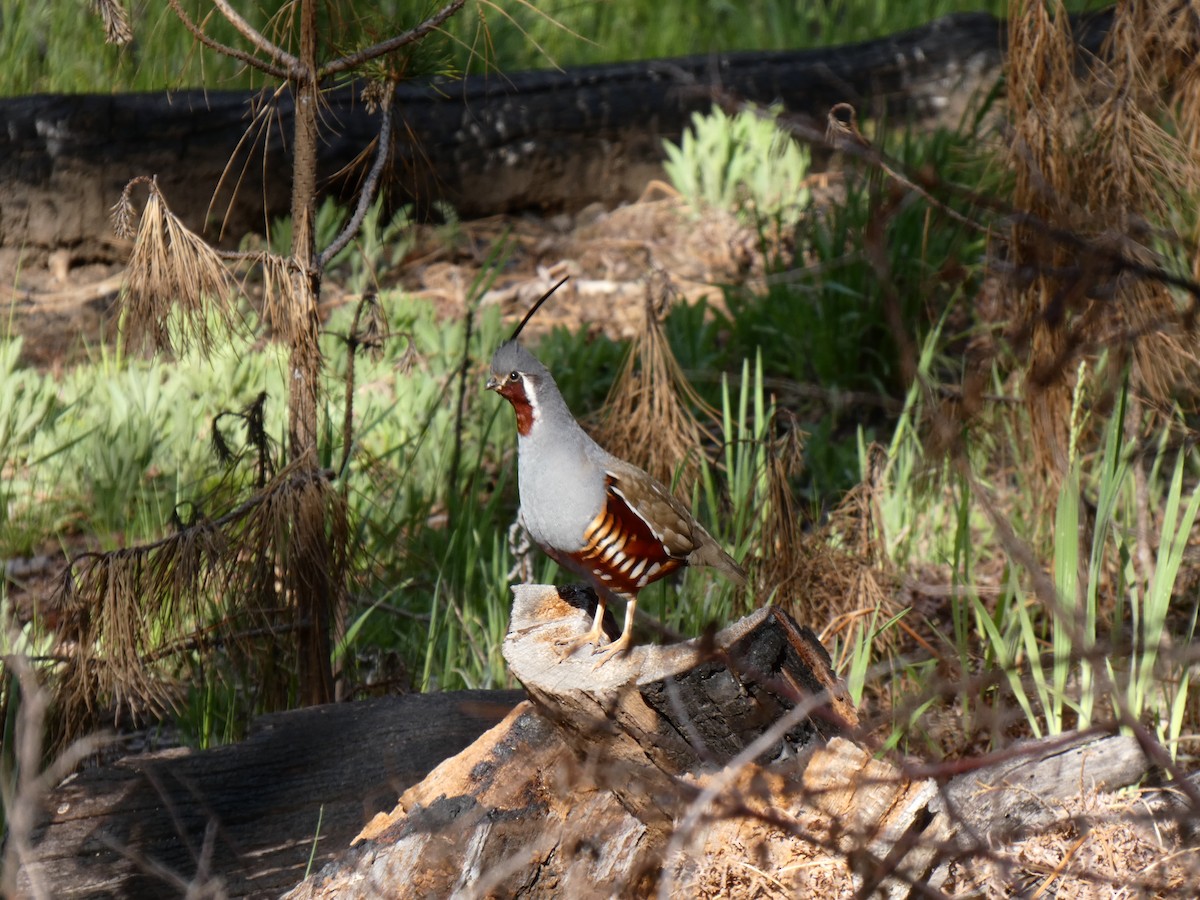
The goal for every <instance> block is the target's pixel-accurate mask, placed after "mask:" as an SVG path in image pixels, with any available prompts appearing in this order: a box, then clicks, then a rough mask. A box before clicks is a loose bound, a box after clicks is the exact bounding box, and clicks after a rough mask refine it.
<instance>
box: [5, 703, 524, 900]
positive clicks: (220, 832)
mask: <svg viewBox="0 0 1200 900" xmlns="http://www.w3.org/2000/svg"><path fill="white" fill-rule="evenodd" d="M521 697H522V694H521V692H519V691H461V692H457V693H445V694H410V695H406V696H402V697H387V698H382V699H379V700H372V701H367V702H363V703H346V704H334V705H329V706H323V707H314V708H310V709H304V710H297V711H294V712H286V713H278V714H274V715H270V716H264V717H262V718H261V719H259V720H258V721H257V722H256V723H255V731H254V733H253V734H252V736H251V737H250V738H248V739H247V740H246V741H244V742H242V743H240V744H234V745H230V746H226V747H220V748H217V749H214V750H209V751H205V752H190V751H185V750H170V751H164V752H160V753H152V754H146V755H141V756H132V757H126V758H124V759H122V760H120V761H118V762H116V763H114V764H112V765H107V766H103V767H99V768H94V769H89V770H85V771H83V772H81V773H80V774H79V775H77V776H75V777H73V778H71V779H69V780H68V781H66V782H64V783H63V784H62V785H60V786H59V787H58V788H56V789H55V790H54V791H53V792H52V793H51V794H50V796H49V797H48V798H47V802H46V810H47V812H46V814H45V816H44V820H43V822H42V823H41V825H40V826H39V828H38V829H37V831H36V832H35V834H34V835H33V846H34V855H33V858H32V859H30V860H26V861H25V866H24V867H23V869H22V871H21V873H20V876H19V885H20V889H21V891H22V893H23V894H24V895H28V894H30V893H31V887H32V882H34V881H36V883H37V884H39V885H41V886H42V888H43V889H44V890H48V892H49V893H48V894H46V893H43V894H42V896H53V897H55V898H71V897H121V898H140V897H145V898H158V897H163V896H171V895H173V894H174V893H175V890H174V889H172V888H171V887H170V883H171V882H170V879H172V878H174V879H178V881H179V882H181V883H183V884H188V883H192V884H193V885H194V886H196V887H197V888H199V887H200V886H201V884H207V885H208V887H209V889H213V888H215V887H217V886H218V885H219V886H220V890H221V896H227V897H262V896H277V895H278V894H279V892H280V891H283V890H286V889H287V888H290V887H291V886H293V885H294V884H296V882H297V881H299V880H300V878H301V877H303V875H304V872H305V868H306V866H307V865H308V862H309V856H310V853H313V854H314V857H313V858H314V859H315V860H320V861H322V862H324V861H328V860H329V859H331V858H333V857H334V855H335V854H337V853H340V852H342V851H344V849H345V848H346V847H347V846H348V845H349V842H350V839H351V838H352V837H353V836H354V835H355V834H356V833H357V832H358V831H359V830H360V829H361V828H362V826H363V824H364V823H365V822H367V821H368V820H369V819H370V818H371V816H372V815H374V814H375V813H376V812H378V811H379V810H382V809H390V808H391V807H392V806H393V804H394V803H395V801H396V797H397V796H398V795H399V794H400V793H401V792H402V791H404V789H405V788H407V787H408V786H409V785H411V784H414V783H416V782H419V781H420V780H421V779H422V778H423V777H425V775H426V774H427V773H428V772H429V771H430V770H431V769H432V768H433V767H434V766H436V765H437V764H438V763H439V762H441V761H442V760H444V759H445V758H446V757H447V756H450V755H452V754H454V753H457V752H458V751H459V750H461V749H462V748H463V747H466V746H467V745H469V744H470V743H471V742H472V741H474V740H475V739H476V738H477V737H478V736H479V735H480V733H482V732H483V731H485V730H486V729H487V728H490V727H491V726H492V725H494V724H495V723H496V722H497V721H500V720H501V719H502V718H503V717H504V716H505V714H507V712H508V711H509V710H510V709H511V708H512V706H513V705H514V704H515V703H517V702H518V701H519V700H520V699H521ZM314 847H315V851H314Z"/></svg>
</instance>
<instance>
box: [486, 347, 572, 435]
mask: <svg viewBox="0 0 1200 900" xmlns="http://www.w3.org/2000/svg"><path fill="white" fill-rule="evenodd" d="M487 389H488V390H489V391H495V392H496V393H497V394H499V395H500V396H501V397H503V398H504V399H505V400H507V401H508V402H509V403H511V404H512V406H513V409H515V410H516V412H517V431H518V433H520V434H521V435H528V434H529V432H530V429H531V428H532V427H533V423H534V421H535V420H537V419H538V418H540V417H541V415H542V414H543V413H545V412H550V413H551V414H552V415H555V416H557V415H559V414H560V413H561V414H565V415H566V417H567V419H568V420H570V419H571V414H570V412H569V411H567V407H566V404H565V403H564V402H563V399H562V395H561V394H560V393H559V391H558V385H557V384H555V383H554V376H553V375H551V374H550V370H549V369H547V368H546V367H545V366H543V365H542V364H541V363H540V362H538V361H537V357H535V356H534V355H533V354H532V353H530V352H529V351H528V350H526V349H525V348H524V347H522V346H521V345H520V344H518V343H517V342H516V341H506V342H505V343H503V344H501V345H500V349H499V350H497V351H496V353H495V355H494V356H493V357H492V377H491V378H489V379H488V382H487Z"/></svg>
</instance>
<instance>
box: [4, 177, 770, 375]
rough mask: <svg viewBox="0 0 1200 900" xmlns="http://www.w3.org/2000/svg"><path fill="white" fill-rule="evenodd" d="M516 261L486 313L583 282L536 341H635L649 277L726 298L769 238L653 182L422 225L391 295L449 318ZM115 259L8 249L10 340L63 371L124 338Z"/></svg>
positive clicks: (564, 296)
mask: <svg viewBox="0 0 1200 900" xmlns="http://www.w3.org/2000/svg"><path fill="white" fill-rule="evenodd" d="M505 239H506V240H507V241H508V243H509V246H510V248H511V252H510V254H509V258H508V261H507V263H506V264H505V266H504V268H503V270H502V271H501V272H500V273H499V275H498V277H497V278H496V280H495V283H494V285H493V287H492V289H491V290H490V291H489V292H488V294H487V295H485V297H484V300H483V302H484V304H499V305H500V306H501V307H502V310H503V312H504V313H505V315H511V316H513V317H518V316H520V315H521V314H522V313H523V312H524V311H525V310H526V309H527V308H528V307H529V305H530V304H531V303H532V302H533V301H535V300H536V299H537V297H538V296H540V295H541V294H542V293H543V292H544V291H545V290H546V289H547V288H549V287H550V286H551V285H552V284H553V283H554V282H556V281H557V280H559V279H560V278H561V277H562V276H564V275H569V276H571V280H570V281H569V282H568V283H567V285H565V286H564V289H561V290H560V291H559V292H558V294H557V295H556V297H555V301H554V303H552V304H548V305H547V306H545V307H544V308H543V309H542V311H540V312H539V314H538V317H537V319H536V320H535V323H534V324H533V325H531V331H532V332H534V333H536V332H540V331H544V330H549V329H550V328H553V327H554V326H555V325H571V326H584V327H596V328H600V329H603V330H604V331H605V332H606V333H608V334H609V335H611V336H613V337H629V336H631V335H632V334H633V333H634V331H635V330H636V329H637V327H638V325H639V323H640V322H641V320H642V309H643V298H644V297H645V285H646V278H647V275H648V274H649V273H650V272H652V271H659V272H665V273H666V274H667V275H669V276H670V278H671V281H672V283H673V284H674V286H675V288H676V290H677V291H678V292H679V294H680V295H681V296H682V297H683V298H685V299H686V300H689V301H695V300H697V299H698V298H700V297H702V296H705V297H708V298H709V299H710V300H712V301H715V302H720V300H721V289H720V287H719V286H720V285H728V284H747V283H748V282H753V281H755V280H759V279H761V278H762V274H763V273H762V264H761V256H760V253H759V250H758V245H759V235H758V233H757V232H756V231H755V230H754V229H752V228H750V227H748V226H746V225H744V224H740V223H739V222H738V221H736V220H735V219H734V218H733V217H732V216H730V215H727V214H724V213H717V212H708V213H706V214H705V215H703V216H699V215H696V214H695V213H693V212H692V211H691V210H690V209H689V208H688V206H687V205H686V204H685V203H684V201H683V200H682V199H681V198H679V197H678V196H677V195H676V194H675V193H674V191H673V190H671V189H670V188H669V187H667V186H666V185H662V184H659V183H652V184H651V185H650V186H649V187H648V188H647V190H646V192H645V194H644V195H643V197H642V198H641V199H640V200H638V201H637V202H634V203H630V204H626V205H623V206H620V207H617V208H615V209H604V208H602V207H599V206H591V207H587V208H585V209H583V210H581V211H580V212H578V213H575V214H560V215H556V216H553V217H549V218H540V217H536V216H532V215H529V216H519V217H517V216H496V217H493V218H488V219H482V220H476V221H469V222H462V223H458V224H456V225H453V226H417V234H416V237H415V240H414V242H413V248H412V250H411V251H410V252H409V253H408V254H407V256H406V257H405V259H404V260H403V261H402V262H401V263H400V264H399V265H397V266H396V267H395V268H393V269H391V270H388V271H383V272H380V273H379V278H380V287H383V288H387V287H402V288H403V289H404V290H406V291H408V292H409V293H410V294H412V295H414V296H418V297H425V298H428V299H430V300H432V301H433V302H434V303H436V304H437V306H438V307H439V309H442V310H443V311H444V313H445V314H446V315H447V316H454V315H457V314H459V313H461V311H462V310H463V309H464V304H465V302H466V300H467V299H468V298H467V296H466V292H467V291H468V290H469V289H470V286H471V284H472V283H473V282H474V281H475V278H476V276H477V275H478V274H479V273H480V271H481V269H482V268H483V266H484V264H485V262H486V260H487V257H488V255H489V253H490V252H491V251H492V249H493V248H494V247H495V246H496V245H497V243H498V242H500V241H501V240H505ZM111 250H112V252H111V254H110V255H109V256H108V257H107V258H96V257H89V258H79V257H77V256H75V255H74V254H73V253H72V251H71V250H69V249H61V250H56V251H54V252H49V253H48V252H46V251H44V250H40V251H39V250H36V249H35V250H26V251H16V250H12V249H7V248H6V249H0V285H3V286H4V287H3V288H0V302H6V303H7V305H8V308H9V317H8V323H9V324H8V327H9V330H10V333H13V334H17V335H20V336H21V337H22V338H23V340H24V346H23V348H22V359H23V361H24V362H25V363H26V364H27V365H31V366H35V367H38V368H41V369H45V370H54V369H56V368H60V367H63V366H66V365H70V364H71V363H72V362H74V361H76V360H78V359H79V358H80V355H81V353H82V352H83V351H84V350H85V348H86V347H87V346H88V345H94V344H95V343H96V342H97V341H101V340H111V339H112V338H113V336H114V335H115V333H116V322H117V315H118V303H117V298H118V292H119V289H120V284H121V274H122V271H123V260H124V258H125V257H126V256H127V255H128V252H129V246H128V244H126V243H122V242H119V241H116V240H114V241H113V242H112V244H111ZM354 299H355V298H354V297H352V296H350V295H348V294H347V292H346V291H345V290H344V289H343V288H342V286H341V283H340V280H339V273H338V272H337V271H336V270H335V271H333V272H330V273H329V274H328V275H327V277H326V279H325V282H324V285H323V295H322V303H323V305H324V306H325V308H326V310H327V311H331V310H332V309H334V308H336V307H337V306H339V305H341V304H343V303H347V302H352V301H353V300H354Z"/></svg>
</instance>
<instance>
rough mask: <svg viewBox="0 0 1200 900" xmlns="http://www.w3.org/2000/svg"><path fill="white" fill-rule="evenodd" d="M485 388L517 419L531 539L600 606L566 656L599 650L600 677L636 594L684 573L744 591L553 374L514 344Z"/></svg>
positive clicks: (627, 631) (728, 564)
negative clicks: (613, 622)
mask: <svg viewBox="0 0 1200 900" xmlns="http://www.w3.org/2000/svg"><path fill="white" fill-rule="evenodd" d="M487 387H488V389H489V390H493V391H496V392H497V393H498V394H499V395H500V396H501V397H503V398H504V399H505V400H507V401H508V402H509V403H511V404H512V407H513V409H514V410H515V411H516V415H517V435H518V437H517V489H518V491H519V493H520V496H521V516H522V518H523V520H524V523H525V528H526V530H527V531H528V532H529V536H530V537H531V538H533V540H534V542H535V543H537V544H538V546H540V547H541V548H542V550H543V551H545V553H546V554H547V555H548V556H550V557H551V558H552V559H554V560H555V561H556V562H557V563H558V564H559V565H561V566H563V567H564V568H566V569H568V570H570V571H572V572H575V573H576V574H578V575H580V576H582V577H584V578H586V579H587V580H588V581H589V582H590V583H591V584H592V586H593V587H594V588H595V589H596V595H597V597H598V598H599V604H598V606H597V607H596V617H595V620H594V621H593V623H592V628H591V630H590V631H588V632H587V634H585V635H583V636H582V637H580V638H578V639H576V640H574V641H571V642H569V644H570V651H569V652H574V650H576V649H578V648H579V647H580V646H583V645H584V644H589V643H590V644H593V645H595V647H596V650H595V652H596V653H598V654H601V659H600V660H599V662H598V663H597V668H598V667H599V666H601V665H603V664H604V663H605V662H607V661H608V660H609V659H611V658H612V657H613V656H614V655H615V654H617V653H619V652H621V651H624V650H627V649H629V646H630V644H631V641H632V633H633V618H634V610H635V609H636V607H637V596H638V592H639V591H640V590H641V589H642V588H644V587H645V586H646V585H648V584H650V583H651V582H654V581H657V580H658V579H660V578H663V577H665V576H666V575H669V574H671V573H672V572H674V571H676V570H677V569H679V568H681V567H683V566H712V567H713V568H715V569H717V570H718V571H720V572H721V573H722V574H724V575H725V576H726V577H727V578H729V579H730V580H731V581H733V582H734V583H736V584H738V585H742V586H744V585H745V583H746V573H745V572H744V571H742V568H741V566H739V565H738V564H737V562H735V561H734V559H733V557H731V556H730V555H729V554H728V553H726V552H725V551H724V550H723V549H721V547H720V545H718V544H717V542H716V541H715V540H713V538H712V536H711V535H710V534H709V533H708V532H707V531H705V530H704V528H703V527H702V526H701V525H700V524H699V523H698V522H697V521H696V520H695V519H694V518H693V517H692V515H691V513H690V512H688V510H687V508H686V507H685V506H684V505H683V504H682V503H680V502H679V501H678V500H676V499H675V498H674V497H673V496H672V495H671V492H670V491H668V490H667V489H666V488H665V487H663V485H662V484H660V483H659V482H658V481H656V480H655V479H654V478H652V477H651V476H650V475H648V474H647V473H646V472H643V471H642V470H641V469H639V468H638V467H637V466H635V465H632V464H631V463H627V462H625V461H624V460H621V459H618V458H617V457H615V456H613V455H612V454H611V453H609V452H607V451H606V450H604V449H603V448H602V447H601V446H600V445H599V444H597V443H596V442H595V441H594V440H592V439H591V438H590V437H589V436H588V435H587V433H586V432H585V431H584V430H583V429H582V428H581V427H580V426H579V423H578V422H576V421H575V419H574V417H573V416H572V415H571V411H570V410H569V409H568V408H567V404H566V401H564V400H563V398H562V394H561V393H559V390H558V385H556V384H555V383H554V378H553V376H552V375H551V374H550V372H549V370H547V369H546V367H545V366H543V365H542V364H541V363H540V362H538V361H537V359H536V358H535V357H534V356H533V354H531V353H530V352H529V351H528V350H526V349H525V348H524V347H522V346H521V345H520V344H518V343H517V342H516V341H508V342H507V343H505V344H503V345H501V347H500V349H499V350H497V351H496V354H495V356H493V357H492V374H491V378H489V379H488V382H487ZM612 600H624V601H625V603H626V604H627V606H626V612H625V627H624V629H623V630H622V631H621V636H620V637H619V638H618V639H617V640H615V641H613V642H612V643H610V644H609V645H607V646H606V647H601V646H600V644H601V637H602V635H603V628H602V625H603V619H604V611H605V608H606V606H607V604H608V603H609V602H611V601H612Z"/></svg>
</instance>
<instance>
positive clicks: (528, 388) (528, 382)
mask: <svg viewBox="0 0 1200 900" xmlns="http://www.w3.org/2000/svg"><path fill="white" fill-rule="evenodd" d="M521 384H522V385H524V387H525V399H526V400H528V401H529V410H530V412H531V413H533V421H535V422H536V421H537V420H538V419H540V418H541V417H542V410H541V408H540V407H539V406H538V399H537V388H535V387H534V386H533V379H531V378H530V377H529V376H527V375H524V374H522V375H521Z"/></svg>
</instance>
